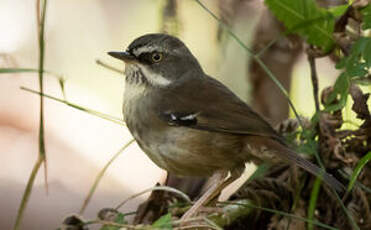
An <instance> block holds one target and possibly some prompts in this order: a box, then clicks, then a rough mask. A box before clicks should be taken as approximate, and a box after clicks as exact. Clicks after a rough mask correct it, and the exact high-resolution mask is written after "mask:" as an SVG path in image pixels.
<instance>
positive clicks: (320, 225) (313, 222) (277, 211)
mask: <svg viewBox="0 0 371 230" xmlns="http://www.w3.org/2000/svg"><path fill="white" fill-rule="evenodd" d="M218 203H220V204H237V205H242V206H246V207H251V208H255V209H259V210H263V211H266V212H271V213H274V214H277V215H281V216H286V217H290V218H293V219H297V220H301V221H304V222H307V223H312V224H314V225H317V226H319V227H322V228H325V229H330V230H339V229H338V228H335V227H332V226H329V225H327V224H323V223H321V222H318V221H313V220H309V219H307V218H304V217H301V216H296V215H294V214H291V213H287V212H282V211H280V210H275V209H270V208H264V207H260V206H257V205H254V204H252V203H251V202H244V203H240V202H228V201H225V202H218Z"/></svg>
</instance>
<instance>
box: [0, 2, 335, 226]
mask: <svg viewBox="0 0 371 230" xmlns="http://www.w3.org/2000/svg"><path fill="white" fill-rule="evenodd" d="M35 2H36V1H34V0H1V1H0V29H1V36H0V68H35V69H37V67H38V41H37V26H36V24H37V23H36V3H35ZM169 2H173V3H174V2H175V1H167V0H152V1H148V0H105V1H103V0H80V1H74V0H63V1H62V0H59V1H49V2H48V8H47V14H46V29H45V33H46V34H45V40H46V51H45V52H46V53H45V69H46V70H49V71H52V72H54V73H57V74H58V75H62V76H63V77H64V78H65V79H66V82H65V96H66V99H67V100H68V101H69V102H72V103H75V104H78V105H81V106H85V107H88V108H92V109H94V110H98V111H100V112H103V113H106V114H110V115H112V116H115V117H119V118H121V117H122V115H121V110H122V108H121V103H122V95H123V89H124V81H123V79H124V78H123V75H121V74H118V73H116V72H114V71H110V70H108V69H106V68H104V67H102V66H101V65H98V64H96V60H100V61H102V62H104V63H108V64H109V65H112V66H114V67H116V68H118V69H120V70H123V68H124V65H123V63H121V62H119V61H117V60H115V59H113V58H111V57H109V56H108V55H107V54H106V53H107V52H108V51H117V50H124V49H126V47H127V46H128V45H129V44H130V42H131V41H132V40H133V39H135V38H136V37H138V36H141V35H143V34H145V33H153V32H159V31H166V30H170V31H168V32H171V33H173V34H176V35H177V36H179V37H180V38H181V39H182V40H183V41H184V42H185V43H186V44H187V46H188V47H189V48H190V50H191V51H192V53H193V54H194V55H195V56H196V57H197V58H198V60H199V61H200V63H201V65H202V66H203V68H204V70H205V72H207V73H208V74H209V75H211V76H214V77H215V78H217V79H219V80H220V81H222V82H223V83H224V84H226V85H227V86H228V87H230V88H231V89H232V90H233V91H234V92H235V93H236V94H237V95H239V96H240V97H241V98H243V99H244V100H245V101H248V102H251V103H252V104H253V105H254V104H255V105H256V109H257V110H258V111H259V112H261V113H262V114H263V115H265V116H266V117H267V119H269V120H270V121H271V122H272V124H276V123H278V122H279V121H281V120H282V119H283V118H285V117H287V114H288V107H287V101H285V99H284V97H283V96H282V94H280V93H279V92H278V91H277V93H276V94H275V93H273V94H272V93H271V92H267V91H272V92H276V90H277V89H276V86H274V85H273V84H271V83H269V81H268V83H264V82H260V80H261V79H263V76H261V75H259V74H258V73H259V70H256V69H254V68H256V66H254V64H251V63H249V62H248V55H247V53H246V51H245V50H243V49H242V48H241V47H240V46H239V45H238V44H237V43H236V42H235V41H234V40H233V39H232V38H230V37H229V36H228V35H227V34H226V33H225V32H223V30H222V29H221V28H220V27H219V26H218V23H217V22H216V21H215V20H214V19H213V18H212V17H210V15H209V14H208V13H207V12H206V11H205V10H203V9H202V8H201V7H200V6H199V5H198V4H197V3H196V2H195V1H176V3H177V4H176V20H175V22H174V23H176V27H174V25H173V24H171V23H170V24H166V23H168V21H164V18H165V17H166V16H168V15H167V14H168V12H167V11H166V9H167V8H166V7H169V5H167V4H169ZM204 2H205V4H206V5H207V7H208V8H209V9H210V10H212V11H213V12H215V13H217V14H218V15H220V16H221V17H222V18H223V20H225V22H227V23H228V24H229V25H230V26H231V27H232V28H233V30H234V31H235V32H236V33H237V34H238V36H239V37H240V38H241V39H242V40H243V41H244V42H245V43H246V44H250V46H251V47H252V48H253V49H254V50H258V49H259V48H260V47H264V46H265V45H263V44H262V43H264V44H266V43H268V42H270V41H271V40H273V39H276V38H277V37H279V34H280V26H276V27H273V28H277V31H275V30H271V29H270V30H271V31H272V34H271V35H270V37H268V38H267V37H264V36H263V35H261V34H260V32H261V31H262V30H264V28H265V27H266V28H270V27H271V26H272V25H271V24H269V23H268V22H269V20H268V21H267V18H269V16H266V15H264V12H265V11H264V7H263V6H262V3H261V1H245V2H244V3H243V4H242V3H239V5H236V4H235V3H236V2H237V1H232V0H229V1H223V2H224V3H225V4H224V5H222V3H221V2H222V1H204ZM170 7H171V6H170ZM170 16H171V14H170ZM262 17H266V18H265V20H261V18H262ZM263 21H264V22H265V23H258V22H263ZM170 22H171V20H170ZM275 23H276V22H275ZM257 25H259V26H257ZM264 26H265V27H264ZM174 28H175V29H174ZM259 36H262V37H259ZM290 39H291V40H290ZM256 41H259V42H261V43H259V42H256ZM293 44H294V45H293ZM287 47H289V48H290V49H291V48H293V49H296V51H295V53H294V54H295V55H291V54H290V55H291V56H290V55H289V54H287V53H285V52H288V50H290V49H289V48H287ZM273 48H276V50H273V51H272V53H268V54H267V55H266V56H267V57H268V58H270V60H267V63H269V64H270V68H272V69H279V70H280V71H281V72H282V73H281V75H284V79H283V80H282V79H281V80H282V81H283V82H284V85H285V86H286V88H290V84H291V89H290V95H291V98H292V100H293V102H294V104H295V106H296V109H297V110H298V112H299V113H300V114H301V115H304V116H310V115H312V114H313V112H314V102H313V99H312V98H313V96H312V87H311V81H310V73H309V66H308V63H307V61H306V56H305V55H303V54H302V49H303V47H298V46H295V38H293V39H292V38H289V39H286V38H282V39H279V40H277V42H276V43H275V45H274V47H273ZM263 56H264V55H263ZM272 58H273V59H272ZM319 62H320V63H319V70H318V71H319V74H320V77H319V79H320V88H323V87H326V86H328V85H330V84H332V83H333V81H334V80H335V77H336V74H337V72H336V70H335V69H333V64H331V63H330V62H329V61H328V60H322V59H321V60H320V61H319ZM293 63H295V65H294V64H293ZM285 65H288V66H287V67H285ZM249 70H250V72H249ZM251 70H252V71H253V72H251ZM255 70H256V71H255ZM254 71H255V72H254ZM278 75H280V74H278ZM281 75H280V76H281ZM291 76H292V79H291ZM260 77H261V78H260ZM250 82H252V83H251V84H250ZM21 86H24V87H27V88H30V89H35V90H37V91H38V90H39V89H38V76H37V73H12V74H1V75H0V108H1V109H0V161H1V163H2V165H1V167H0V181H1V183H0V194H1V195H0V206H1V207H2V212H1V214H0V229H11V228H12V226H13V223H14V221H15V217H16V213H17V210H18V207H19V204H20V201H21V197H22V194H23V192H24V189H25V185H26V183H27V180H28V178H29V174H30V172H31V170H32V167H33V164H34V162H35V161H36V159H37V153H38V126H39V96H38V95H35V94H31V93H29V92H26V91H23V90H21V89H20V87H21ZM259 87H263V88H262V89H261V91H257V89H258V88H259ZM264 92H266V93H267V94H265V93H264ZM45 93H46V94H49V95H53V96H55V97H58V98H63V95H62V93H61V90H60V87H59V84H58V81H57V79H56V78H54V77H53V76H51V75H45ZM277 95H278V96H277ZM270 97H271V98H273V99H274V100H278V101H281V102H282V104H280V103H281V102H280V103H274V105H275V106H276V107H278V108H277V109H276V110H274V111H270V110H269V109H270V108H273V107H274V106H273V105H272V103H270V104H269V100H268V99H269V98H270ZM256 98H259V100H260V102H257V101H256ZM265 99H267V102H266V103H267V104H265V102H264V100H265ZM254 100H255V101H254ZM259 105H260V106H263V107H262V108H265V109H267V108H269V109H268V110H269V111H264V109H259V108H260V107H259ZM264 105H265V106H264ZM269 105H271V106H269ZM281 105H282V106H281ZM45 132H46V133H45V140H46V152H47V160H48V182H49V194H46V192H45V188H44V175H43V173H44V172H43V170H41V171H40V172H39V173H38V175H37V180H36V182H35V185H34V188H33V192H32V195H31V198H30V202H29V205H28V207H27V210H26V212H25V218H24V221H23V224H22V226H23V229H55V228H56V227H57V226H58V225H59V224H60V223H61V222H62V220H63V218H64V217H65V216H67V215H69V214H71V213H76V212H78V211H79V209H80V207H81V205H82V203H83V200H84V198H85V196H86V194H87V193H88V191H89V189H90V187H91V185H92V184H93V182H94V179H95V177H96V175H97V174H98V172H99V170H101V169H102V167H104V165H105V164H106V162H107V161H108V160H109V159H110V158H111V157H112V156H113V155H114V154H115V153H116V152H117V151H118V150H119V149H120V148H121V147H122V146H123V145H124V144H125V143H127V142H128V141H129V140H131V135H130V133H129V132H128V130H127V129H126V127H124V126H121V125H118V124H115V123H112V122H110V121H106V120H103V119H100V118H98V117H95V116H92V115H90V114H87V113H84V112H82V111H79V110H76V109H73V108H71V107H69V106H67V105H65V104H61V103H58V102H55V101H52V100H49V99H45ZM164 175H165V172H164V171H162V170H161V169H159V168H158V167H157V166H155V165H154V164H153V163H152V162H151V161H150V160H149V159H148V158H147V157H146V156H145V154H144V153H142V152H141V150H140V149H139V148H138V146H137V145H136V144H132V145H131V146H129V148H128V149H127V150H125V151H124V153H123V154H122V155H121V156H120V157H119V158H118V159H117V160H116V161H115V162H113V164H112V165H111V166H110V168H109V169H108V171H107V173H106V174H105V176H104V178H103V180H102V181H101V183H100V185H99V187H98V189H97V191H96V193H95V195H94V196H93V199H92V200H91V202H90V204H89V206H88V208H87V210H86V212H85V214H84V216H85V217H88V218H94V217H95V215H96V213H97V212H98V211H99V210H100V209H101V208H104V207H114V206H116V205H117V204H119V203H120V202H121V201H122V200H124V199H125V198H127V197H129V196H130V195H133V194H135V193H138V192H140V191H142V190H144V189H146V188H149V187H152V186H153V185H155V183H156V182H159V181H163V180H164ZM144 199H145V196H142V197H140V198H139V199H135V200H133V201H131V202H129V203H128V204H127V205H126V206H125V207H124V208H123V210H122V211H123V212H125V211H133V210H135V209H136V206H137V205H138V204H139V203H140V202H141V201H143V200H144Z"/></svg>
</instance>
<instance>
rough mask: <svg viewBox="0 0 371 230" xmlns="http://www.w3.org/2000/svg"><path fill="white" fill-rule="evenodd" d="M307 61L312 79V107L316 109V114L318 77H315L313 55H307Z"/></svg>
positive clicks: (315, 69)
mask: <svg viewBox="0 0 371 230" xmlns="http://www.w3.org/2000/svg"><path fill="white" fill-rule="evenodd" d="M308 61H309V65H310V73H311V77H312V85H313V97H314V105H315V107H316V112H317V113H318V112H319V99H318V76H317V68H316V59H315V57H314V56H313V55H311V54H308Z"/></svg>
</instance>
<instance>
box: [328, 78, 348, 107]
mask: <svg viewBox="0 0 371 230" xmlns="http://www.w3.org/2000/svg"><path fill="white" fill-rule="evenodd" d="M349 86H350V82H349V77H348V75H347V74H346V73H342V74H341V75H340V76H339V77H338V78H337V79H336V82H335V85H334V91H333V92H332V93H331V94H330V96H329V98H328V100H327V101H326V104H325V110H324V111H325V112H330V111H336V110H339V109H342V108H343V107H344V106H345V104H346V102H347V98H348V92H349ZM335 99H338V100H339V101H338V103H336V104H332V102H333V101H334V100H335Z"/></svg>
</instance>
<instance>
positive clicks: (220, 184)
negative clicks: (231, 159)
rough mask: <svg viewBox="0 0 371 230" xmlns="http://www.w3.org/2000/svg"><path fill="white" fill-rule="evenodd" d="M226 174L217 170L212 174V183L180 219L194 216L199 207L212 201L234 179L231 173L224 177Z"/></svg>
mask: <svg viewBox="0 0 371 230" xmlns="http://www.w3.org/2000/svg"><path fill="white" fill-rule="evenodd" d="M227 174H228V172H226V171H218V172H216V173H215V174H214V175H213V177H212V178H211V180H214V181H215V182H214V183H212V184H211V186H210V187H209V188H208V189H207V190H206V192H205V193H204V194H203V195H202V196H201V197H200V198H199V199H198V200H197V201H196V203H195V204H194V205H192V207H191V208H190V209H188V211H187V212H186V213H185V214H184V215H183V216H182V218H181V221H184V220H187V219H189V218H190V217H192V216H194V215H195V214H196V213H197V212H198V211H199V210H200V208H201V207H203V206H205V205H206V204H208V203H209V202H210V201H212V200H213V199H214V198H215V197H217V196H218V195H219V194H220V193H221V191H222V190H223V189H224V188H225V187H227V186H228V185H229V184H230V183H232V182H233V181H234V180H235V179H236V178H235V176H233V175H232V174H231V176H230V177H228V178H227V179H226V176H227Z"/></svg>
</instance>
